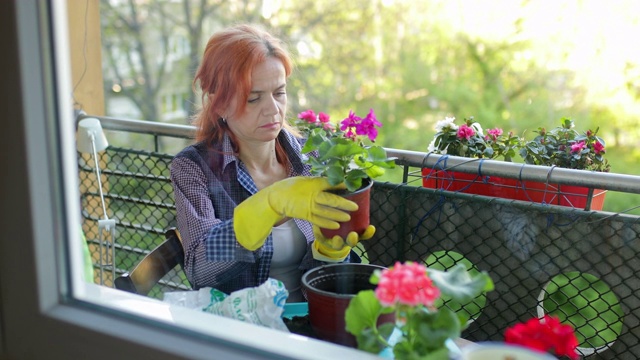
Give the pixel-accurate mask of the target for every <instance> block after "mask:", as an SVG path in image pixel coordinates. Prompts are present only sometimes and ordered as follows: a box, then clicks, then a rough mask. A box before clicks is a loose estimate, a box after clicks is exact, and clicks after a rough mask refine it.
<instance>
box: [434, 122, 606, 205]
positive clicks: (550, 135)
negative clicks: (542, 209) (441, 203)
mask: <svg viewBox="0 0 640 360" xmlns="http://www.w3.org/2000/svg"><path fill="white" fill-rule="evenodd" d="M574 126H575V125H574V122H573V121H572V120H571V119H569V118H563V119H561V125H560V126H559V127H556V128H554V129H552V130H548V131H547V130H545V129H544V128H539V129H538V130H537V131H535V132H536V133H537V134H538V135H537V136H536V137H535V138H534V139H532V140H530V141H524V140H523V139H521V138H519V137H517V136H514V135H513V133H508V134H507V135H504V134H503V131H502V129H499V128H495V129H489V130H487V131H486V134H484V133H483V130H482V127H481V126H480V124H479V123H477V122H474V120H473V118H471V119H465V123H463V124H462V125H460V126H458V125H456V124H455V118H445V119H444V120H442V121H440V122H438V123H437V124H436V131H437V132H436V135H435V136H434V139H433V141H432V142H431V144H430V145H429V148H428V151H429V152H432V153H436V154H442V155H455V156H463V157H470V158H480V159H498V158H503V159H504V160H505V161H512V160H513V157H514V155H515V154H516V153H519V154H520V156H521V157H522V159H524V162H525V163H526V164H531V165H543V166H549V167H551V166H557V167H563V168H569V169H579V170H590V171H609V170H610V165H609V163H608V161H607V160H606V159H605V158H604V154H605V142H604V140H602V138H600V137H598V136H597V132H598V129H596V131H591V130H588V131H586V132H584V133H582V134H581V133H579V132H577V131H576V130H574V129H573V128H574ZM422 175H423V185H424V186H425V187H429V188H436V189H443V190H449V191H460V192H466V193H472V194H480V195H487V196H494V197H502V198H508V199H515V200H524V201H533V202H537V203H544V204H554V205H561V206H571V207H576V208H586V205H587V200H588V198H589V196H588V193H589V191H593V192H592V201H591V204H590V205H591V209H595V210H601V209H602V206H603V203H604V194H605V193H606V192H605V191H604V190H597V189H596V190H590V189H589V188H585V187H579V186H567V185H562V186H560V185H559V184H549V183H542V182H534V181H520V180H516V179H510V178H501V177H495V176H492V177H489V176H486V177H481V176H480V175H479V174H468V173H462V172H456V171H449V170H446V169H445V170H438V169H423V170H422Z"/></svg>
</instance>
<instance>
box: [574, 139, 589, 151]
mask: <svg viewBox="0 0 640 360" xmlns="http://www.w3.org/2000/svg"><path fill="white" fill-rule="evenodd" d="M585 146H586V145H585V143H584V141H580V142H577V143H575V144H573V145H571V152H572V153H578V152H580V151H582V149H584V148H585Z"/></svg>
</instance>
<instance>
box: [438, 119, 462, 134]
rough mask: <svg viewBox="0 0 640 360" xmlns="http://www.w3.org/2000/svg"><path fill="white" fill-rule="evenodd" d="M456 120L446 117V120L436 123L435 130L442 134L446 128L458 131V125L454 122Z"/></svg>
mask: <svg viewBox="0 0 640 360" xmlns="http://www.w3.org/2000/svg"><path fill="white" fill-rule="evenodd" d="M455 120H456V118H454V117H445V118H444V120H440V121H438V122H437V123H436V126H435V130H436V132H441V131H442V130H443V129H445V128H449V129H451V130H453V131H456V130H458V125H456V124H454V123H453V122H454V121H455Z"/></svg>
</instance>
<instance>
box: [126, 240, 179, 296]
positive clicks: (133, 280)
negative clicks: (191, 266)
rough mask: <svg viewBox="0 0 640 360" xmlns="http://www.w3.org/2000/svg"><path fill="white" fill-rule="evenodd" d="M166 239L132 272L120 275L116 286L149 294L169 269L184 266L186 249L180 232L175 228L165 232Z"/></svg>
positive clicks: (137, 292) (141, 293)
mask: <svg viewBox="0 0 640 360" xmlns="http://www.w3.org/2000/svg"><path fill="white" fill-rule="evenodd" d="M165 238H166V240H165V241H163V242H162V244H160V245H158V247H156V248H155V249H153V250H152V251H151V252H150V253H149V254H147V255H146V256H145V257H144V258H143V259H142V260H141V261H140V263H138V265H136V267H135V268H133V270H131V272H130V273H125V274H123V275H121V276H118V277H117V278H116V279H115V281H114V284H115V287H116V289H119V290H124V291H128V292H131V293H134V294H140V295H147V294H148V293H149V291H151V288H153V286H154V285H155V284H157V283H158V281H160V279H162V278H163V277H164V276H165V275H166V274H167V273H168V272H169V271H171V270H172V269H173V268H175V267H176V265H178V264H180V267H183V266H184V250H183V248H182V241H181V240H180V233H178V231H177V230H176V229H175V228H171V229H169V230H167V231H166V232H165Z"/></svg>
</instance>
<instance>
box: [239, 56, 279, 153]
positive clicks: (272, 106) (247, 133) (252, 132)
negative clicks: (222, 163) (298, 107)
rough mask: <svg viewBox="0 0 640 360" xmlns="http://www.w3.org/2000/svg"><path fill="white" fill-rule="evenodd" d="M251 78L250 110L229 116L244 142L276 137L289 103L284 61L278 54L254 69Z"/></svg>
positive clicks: (248, 101)
mask: <svg viewBox="0 0 640 360" xmlns="http://www.w3.org/2000/svg"><path fill="white" fill-rule="evenodd" d="M251 82H252V83H251V93H250V94H249V98H248V99H247V106H246V110H245V111H244V113H242V114H241V115H239V116H236V117H231V118H227V125H228V126H229V129H231V131H233V133H234V134H235V135H236V137H237V139H238V140H239V141H241V142H268V141H272V140H274V139H275V138H276V137H277V136H278V133H279V132H280V129H282V123H283V121H284V114H285V111H286V107H287V89H286V86H287V79H286V75H285V70H284V65H283V64H282V62H281V61H280V60H278V59H277V58H275V57H269V58H267V59H266V60H265V61H264V62H262V63H260V64H258V65H257V66H256V67H255V68H254V69H253V71H252V72H251ZM234 108H235V106H233V105H232V106H231V110H233V109H234ZM229 113H231V114H232V113H233V111H230V112H229Z"/></svg>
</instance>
